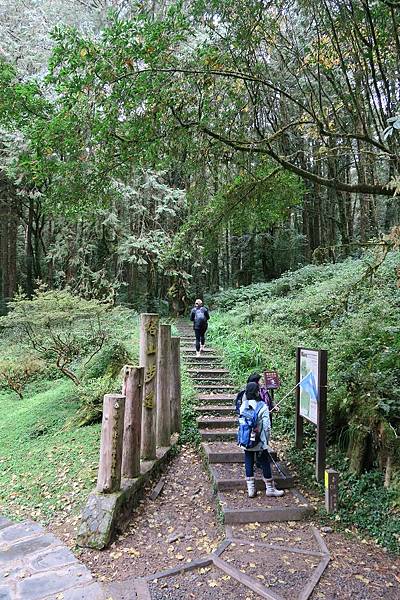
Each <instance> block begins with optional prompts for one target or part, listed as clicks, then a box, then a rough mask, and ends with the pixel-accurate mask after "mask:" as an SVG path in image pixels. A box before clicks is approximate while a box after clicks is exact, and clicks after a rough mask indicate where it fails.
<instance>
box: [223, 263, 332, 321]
mask: <svg viewBox="0 0 400 600" xmlns="http://www.w3.org/2000/svg"><path fill="white" fill-rule="evenodd" d="M340 268H341V266H340V265H326V266H317V265H307V266H306V267H303V268H302V269H298V270H296V271H293V272H292V271H289V272H288V273H284V274H283V275H282V276H281V277H279V279H275V280H273V281H269V282H266V283H256V284H254V285H249V286H246V287H241V288H236V289H229V290H224V291H223V292H220V293H219V294H217V295H216V296H214V297H213V300H212V302H213V305H214V306H215V308H217V309H219V310H221V311H224V310H230V309H232V308H234V306H235V305H236V304H240V303H243V302H247V303H248V304H249V305H251V304H252V303H253V302H256V301H257V300H264V301H265V302H266V301H267V300H269V299H273V298H279V297H284V296H287V295H289V294H291V293H292V292H293V293H296V292H297V291H299V290H301V289H303V288H306V287H307V286H309V285H311V284H312V283H315V282H317V281H324V280H325V279H329V278H330V277H332V276H333V275H334V274H335V273H337V272H338V271H339V270H340Z"/></svg>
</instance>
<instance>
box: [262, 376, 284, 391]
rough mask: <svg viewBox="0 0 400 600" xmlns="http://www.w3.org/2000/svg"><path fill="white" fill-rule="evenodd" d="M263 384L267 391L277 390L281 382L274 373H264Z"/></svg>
mask: <svg viewBox="0 0 400 600" xmlns="http://www.w3.org/2000/svg"><path fill="white" fill-rule="evenodd" d="M264 383H265V387H266V389H267V390H277V389H278V388H279V387H280V386H281V380H280V379H279V375H278V373H277V372H276V371H264Z"/></svg>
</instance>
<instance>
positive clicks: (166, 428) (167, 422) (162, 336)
mask: <svg viewBox="0 0 400 600" xmlns="http://www.w3.org/2000/svg"><path fill="white" fill-rule="evenodd" d="M170 356H171V325H160V332H159V337H158V357H157V367H158V368H157V446H159V447H167V446H169V445H170V440H171V408H170V395H169V394H170V376H171V374H170V366H171V362H170Z"/></svg>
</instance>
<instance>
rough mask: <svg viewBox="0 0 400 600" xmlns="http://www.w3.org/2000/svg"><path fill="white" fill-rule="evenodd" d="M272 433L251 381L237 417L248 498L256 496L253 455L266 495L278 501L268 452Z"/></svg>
mask: <svg viewBox="0 0 400 600" xmlns="http://www.w3.org/2000/svg"><path fill="white" fill-rule="evenodd" d="M270 433H271V422H270V419H269V410H268V408H267V406H266V404H265V402H263V400H261V398H260V392H259V386H258V384H257V383H255V382H254V381H251V382H250V383H248V384H247V385H246V389H245V392H244V395H243V401H242V405H241V408H240V415H239V429H238V436H237V438H238V445H239V446H240V447H241V448H243V450H244V464H245V472H246V484H247V493H248V496H249V498H255V496H256V495H257V491H256V486H255V479H254V459H255V457H256V455H257V456H258V460H259V463H260V466H261V468H262V472H263V479H264V483H265V492H266V495H267V496H274V497H275V498H279V497H280V496H283V494H284V492H283V490H277V489H276V487H275V483H274V480H273V478H272V472H271V465H270V460H269V453H268V441H269V437H270Z"/></svg>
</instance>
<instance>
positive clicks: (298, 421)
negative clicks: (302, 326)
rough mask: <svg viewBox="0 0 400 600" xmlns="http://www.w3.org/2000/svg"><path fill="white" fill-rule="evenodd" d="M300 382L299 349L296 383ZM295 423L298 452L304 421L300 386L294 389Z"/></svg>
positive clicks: (301, 442) (298, 353)
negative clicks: (301, 409) (301, 413)
mask: <svg viewBox="0 0 400 600" xmlns="http://www.w3.org/2000/svg"><path fill="white" fill-rule="evenodd" d="M299 381H300V348H296V383H298V382H299ZM295 393H296V410H295V415H296V417H295V418H296V423H295V432H294V441H295V444H296V448H299V449H300V450H301V449H302V448H303V428H304V420H303V417H302V416H300V386H299V385H298V386H297V387H296V392H295Z"/></svg>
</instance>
